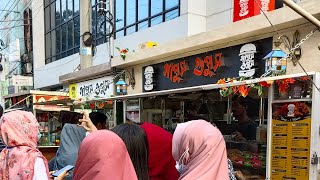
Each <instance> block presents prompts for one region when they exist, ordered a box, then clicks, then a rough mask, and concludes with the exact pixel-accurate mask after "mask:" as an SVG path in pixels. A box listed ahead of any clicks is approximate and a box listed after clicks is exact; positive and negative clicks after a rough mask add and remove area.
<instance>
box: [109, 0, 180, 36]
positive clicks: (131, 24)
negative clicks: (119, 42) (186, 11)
mask: <svg viewBox="0 0 320 180" xmlns="http://www.w3.org/2000/svg"><path fill="white" fill-rule="evenodd" d="M114 7H115V14H114V16H115V17H114V20H115V29H116V33H115V38H119V37H123V36H126V35H129V34H131V33H134V32H136V31H140V30H143V29H146V28H148V27H151V26H155V25H157V24H160V23H162V22H164V21H169V20H171V19H174V18H176V17H178V16H179V15H180V0H114Z"/></svg>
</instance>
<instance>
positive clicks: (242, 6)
mask: <svg viewBox="0 0 320 180" xmlns="http://www.w3.org/2000/svg"><path fill="white" fill-rule="evenodd" d="M233 2H234V10H233V22H236V21H239V20H242V19H246V18H250V17H253V16H256V15H259V14H262V12H261V10H263V11H264V12H267V11H272V10H274V9H275V0H234V1H233ZM260 8H261V9H260Z"/></svg>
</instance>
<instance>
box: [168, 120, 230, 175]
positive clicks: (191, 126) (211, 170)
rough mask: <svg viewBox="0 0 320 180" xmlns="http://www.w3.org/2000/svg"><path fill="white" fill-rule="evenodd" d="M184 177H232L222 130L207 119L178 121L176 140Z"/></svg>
mask: <svg viewBox="0 0 320 180" xmlns="http://www.w3.org/2000/svg"><path fill="white" fill-rule="evenodd" d="M172 155H173V157H174V159H175V160H176V161H177V165H176V168H177V170H178V171H179V172H180V174H181V175H180V178H179V179H180V180H194V179H197V180H209V179H210V180H229V175H228V165H227V153H226V144H225V141H224V139H223V136H222V134H221V132H220V131H219V130H218V129H217V128H216V127H214V126H212V125H211V124H210V123H209V122H207V121H204V120H195V121H189V122H186V123H181V124H178V126H177V128H176V130H175V132H174V134H173V140H172Z"/></svg>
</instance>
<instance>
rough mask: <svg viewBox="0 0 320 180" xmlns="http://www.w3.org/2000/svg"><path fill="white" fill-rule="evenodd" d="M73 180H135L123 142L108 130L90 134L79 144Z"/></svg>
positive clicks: (134, 173)
mask: <svg viewBox="0 0 320 180" xmlns="http://www.w3.org/2000/svg"><path fill="white" fill-rule="evenodd" d="M73 179H74V180H80V179H82V180H87V179H94V180H105V179H112V180H137V179H138V178H137V175H136V172H135V170H134V167H133V165H132V162H131V159H130V156H129V154H128V151H127V148H126V146H125V144H124V142H123V141H122V140H121V139H120V137H119V136H118V135H116V134H115V133H113V132H111V131H108V130H99V131H95V132H93V133H90V134H89V135H88V136H87V137H86V138H85V139H84V140H83V141H82V143H81V145H80V149H79V155H78V159H77V162H76V165H75V168H74V171H73Z"/></svg>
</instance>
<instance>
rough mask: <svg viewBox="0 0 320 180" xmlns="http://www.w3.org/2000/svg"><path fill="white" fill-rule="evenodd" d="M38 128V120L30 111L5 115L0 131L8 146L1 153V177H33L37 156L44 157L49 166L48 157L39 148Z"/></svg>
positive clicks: (3, 178) (27, 178) (16, 178)
mask: <svg viewBox="0 0 320 180" xmlns="http://www.w3.org/2000/svg"><path fill="white" fill-rule="evenodd" d="M38 130H39V124H38V121H37V120H36V118H35V117H34V115H33V114H32V113H30V112H25V111H12V112H9V113H7V114H4V115H3V117H2V118H1V123H0V131H1V138H2V139H3V142H4V143H5V144H6V146H7V148H5V149H3V150H2V151H1V153H0V179H2V180H7V179H15V180H19V179H23V180H29V179H32V178H33V175H34V164H35V160H36V158H42V159H43V161H44V164H45V165H46V166H47V164H48V163H47V160H46V158H45V157H44V156H43V155H42V153H41V152H40V151H39V150H38V149H37V140H38ZM46 169H47V174H48V175H49V172H48V167H46Z"/></svg>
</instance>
